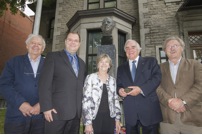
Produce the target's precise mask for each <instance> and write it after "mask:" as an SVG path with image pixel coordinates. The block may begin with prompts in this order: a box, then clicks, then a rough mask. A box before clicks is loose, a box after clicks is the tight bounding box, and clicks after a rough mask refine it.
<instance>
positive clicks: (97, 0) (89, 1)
mask: <svg viewBox="0 0 202 135" xmlns="http://www.w3.org/2000/svg"><path fill="white" fill-rule="evenodd" d="M93 2H100V0H88V3H93Z"/></svg>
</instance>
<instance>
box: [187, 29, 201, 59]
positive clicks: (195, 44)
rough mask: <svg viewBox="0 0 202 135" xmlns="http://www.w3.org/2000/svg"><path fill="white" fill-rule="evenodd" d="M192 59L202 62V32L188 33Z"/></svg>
mask: <svg viewBox="0 0 202 135" xmlns="http://www.w3.org/2000/svg"><path fill="white" fill-rule="evenodd" d="M188 35H189V45H190V48H191V51H192V52H191V53H192V57H193V58H194V59H196V60H199V61H200V60H202V32H188Z"/></svg>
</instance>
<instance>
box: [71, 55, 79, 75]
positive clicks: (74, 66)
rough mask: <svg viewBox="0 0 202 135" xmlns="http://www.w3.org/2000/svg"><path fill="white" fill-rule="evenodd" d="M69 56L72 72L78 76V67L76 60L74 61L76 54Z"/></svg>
mask: <svg viewBox="0 0 202 135" xmlns="http://www.w3.org/2000/svg"><path fill="white" fill-rule="evenodd" d="M71 57H72V61H71V63H72V68H73V70H74V73H75V74H76V76H77V77H78V68H77V61H76V58H75V57H76V55H71Z"/></svg>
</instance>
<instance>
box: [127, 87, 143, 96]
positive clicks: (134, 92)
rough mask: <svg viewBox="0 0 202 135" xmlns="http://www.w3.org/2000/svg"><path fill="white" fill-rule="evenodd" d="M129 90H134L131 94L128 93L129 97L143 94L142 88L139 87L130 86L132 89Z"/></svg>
mask: <svg viewBox="0 0 202 135" xmlns="http://www.w3.org/2000/svg"><path fill="white" fill-rule="evenodd" d="M128 88H132V89H133V90H132V91H130V92H129V93H127V94H128V95H131V96H137V95H139V94H140V93H141V91H142V90H141V89H140V87H138V86H130V87H128Z"/></svg>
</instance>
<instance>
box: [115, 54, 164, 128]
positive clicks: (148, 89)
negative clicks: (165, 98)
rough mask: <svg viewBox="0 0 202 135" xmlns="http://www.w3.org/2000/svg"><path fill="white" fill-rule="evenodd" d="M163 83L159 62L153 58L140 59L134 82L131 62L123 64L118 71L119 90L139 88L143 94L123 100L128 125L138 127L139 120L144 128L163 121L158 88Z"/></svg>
mask: <svg viewBox="0 0 202 135" xmlns="http://www.w3.org/2000/svg"><path fill="white" fill-rule="evenodd" d="M160 81H161V71H160V67H159V65H158V63H157V60H156V59H155V58H152V57H144V58H143V57H139V61H138V66H137V70H136V77H135V81H134V82H133V81H132V77H131V73H130V68H129V62H128V61H127V62H125V63H123V64H122V65H121V66H119V67H118V71H117V90H119V89H120V88H126V87H128V86H139V87H140V88H141V89H142V91H143V93H144V96H143V95H142V94H139V95H137V96H127V97H125V98H124V100H123V108H124V115H125V121H126V124H129V125H131V126H134V125H136V122H137V120H138V119H139V120H140V121H141V123H142V124H143V125H144V126H148V125H153V124H157V123H159V122H160V121H162V114H161V110H160V105H159V100H158V97H157V94H156V88H157V87H158V85H159V84H160Z"/></svg>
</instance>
